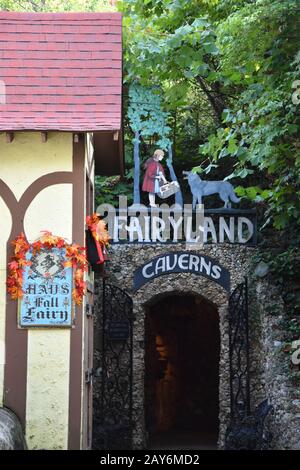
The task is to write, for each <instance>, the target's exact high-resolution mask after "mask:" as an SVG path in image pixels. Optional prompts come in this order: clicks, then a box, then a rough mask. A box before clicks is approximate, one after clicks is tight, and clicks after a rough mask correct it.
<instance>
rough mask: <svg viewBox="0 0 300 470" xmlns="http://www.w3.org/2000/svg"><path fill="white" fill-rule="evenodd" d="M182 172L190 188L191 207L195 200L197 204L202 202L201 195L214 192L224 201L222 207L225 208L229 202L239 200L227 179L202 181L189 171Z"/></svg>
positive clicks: (228, 206) (194, 206)
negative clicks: (191, 196)
mask: <svg viewBox="0 0 300 470" xmlns="http://www.w3.org/2000/svg"><path fill="white" fill-rule="evenodd" d="M182 174H183V175H186V178H185V179H187V180H188V183H189V185H190V188H191V193H192V195H193V209H195V208H196V204H197V202H198V204H202V197H203V196H209V195H210V194H216V193H218V194H219V196H220V198H221V199H222V201H224V207H225V208H226V209H230V208H231V202H240V199H239V198H238V197H237V196H236V195H235V192H234V188H233V186H232V184H230V183H228V181H203V180H202V179H201V178H200V176H199V175H197V174H196V173H192V172H191V171H183V172H182ZM230 201H231V202H230Z"/></svg>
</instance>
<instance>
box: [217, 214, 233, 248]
mask: <svg viewBox="0 0 300 470" xmlns="http://www.w3.org/2000/svg"><path fill="white" fill-rule="evenodd" d="M224 232H226V235H227V238H228V240H229V241H230V243H234V217H230V219H229V227H228V225H227V223H226V222H225V219H224V217H220V222H219V242H220V243H224Z"/></svg>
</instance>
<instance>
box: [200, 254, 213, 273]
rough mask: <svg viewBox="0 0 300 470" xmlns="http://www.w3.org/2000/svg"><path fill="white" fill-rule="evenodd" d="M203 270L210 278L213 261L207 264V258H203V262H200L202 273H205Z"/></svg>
mask: <svg viewBox="0 0 300 470" xmlns="http://www.w3.org/2000/svg"><path fill="white" fill-rule="evenodd" d="M203 268H204V269H205V271H206V274H207V275H208V276H210V270H211V261H208V263H207V262H206V260H205V258H203V256H201V261H200V272H202V271H203Z"/></svg>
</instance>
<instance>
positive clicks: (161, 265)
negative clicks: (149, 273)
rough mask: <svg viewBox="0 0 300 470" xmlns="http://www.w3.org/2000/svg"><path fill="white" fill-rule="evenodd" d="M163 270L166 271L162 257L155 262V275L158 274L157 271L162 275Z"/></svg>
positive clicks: (164, 260) (164, 259)
mask: <svg viewBox="0 0 300 470" xmlns="http://www.w3.org/2000/svg"><path fill="white" fill-rule="evenodd" d="M165 270H166V258H165V256H164V257H161V258H158V260H157V261H156V265H155V274H158V273H159V271H161V272H162V273H164V272H165Z"/></svg>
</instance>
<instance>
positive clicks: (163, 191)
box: [157, 181, 179, 199]
mask: <svg viewBox="0 0 300 470" xmlns="http://www.w3.org/2000/svg"><path fill="white" fill-rule="evenodd" d="M178 191H179V184H178V183H177V181H171V182H170V183H166V184H163V185H162V186H160V188H159V192H158V193H157V195H158V196H159V197H160V198H161V199H166V198H167V197H169V196H173V194H175V193H177V192H178Z"/></svg>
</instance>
